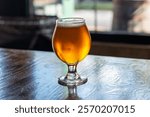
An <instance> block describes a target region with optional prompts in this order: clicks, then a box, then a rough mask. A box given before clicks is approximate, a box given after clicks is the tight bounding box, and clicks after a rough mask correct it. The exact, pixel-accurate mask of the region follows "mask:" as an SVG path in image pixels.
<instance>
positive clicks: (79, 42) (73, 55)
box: [52, 22, 91, 65]
mask: <svg viewBox="0 0 150 117" xmlns="http://www.w3.org/2000/svg"><path fill="white" fill-rule="evenodd" d="M52 41H53V42H52V43H53V49H54V51H55V53H56V55H57V56H58V57H59V58H60V59H61V60H62V61H63V62H65V63H67V64H69V65H74V64H76V63H78V62H79V61H81V60H82V59H83V58H85V57H86V55H87V54H88V52H89V50H90V46H91V38H90V34H89V32H88V29H87V27H86V24H85V22H68V23H67V22H66V24H65V23H60V24H59V23H57V25H56V27H55V31H54V35H53V40H52Z"/></svg>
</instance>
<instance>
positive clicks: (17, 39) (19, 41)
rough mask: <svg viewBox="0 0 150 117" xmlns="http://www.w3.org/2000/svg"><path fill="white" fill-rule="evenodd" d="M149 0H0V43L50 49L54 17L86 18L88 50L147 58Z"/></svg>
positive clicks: (111, 54) (149, 52)
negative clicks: (88, 38)
mask: <svg viewBox="0 0 150 117" xmlns="http://www.w3.org/2000/svg"><path fill="white" fill-rule="evenodd" d="M149 14H150V0H0V47H3V48H15V49H27V50H40V51H52V47H51V37H52V33H53V30H54V26H55V20H56V19H57V18H60V17H61V18H62V17H83V18H85V19H86V23H87V26H88V29H89V31H90V33H91V37H92V48H91V51H90V54H95V55H106V56H121V57H134V58H150V15H149Z"/></svg>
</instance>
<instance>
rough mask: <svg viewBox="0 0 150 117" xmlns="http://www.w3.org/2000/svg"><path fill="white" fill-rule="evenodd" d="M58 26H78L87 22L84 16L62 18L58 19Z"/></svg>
mask: <svg viewBox="0 0 150 117" xmlns="http://www.w3.org/2000/svg"><path fill="white" fill-rule="evenodd" d="M56 22H57V25H58V26H62V27H78V26H82V25H84V24H85V20H84V19H83V18H77V17H75V18H60V19H58V20H57V21H56Z"/></svg>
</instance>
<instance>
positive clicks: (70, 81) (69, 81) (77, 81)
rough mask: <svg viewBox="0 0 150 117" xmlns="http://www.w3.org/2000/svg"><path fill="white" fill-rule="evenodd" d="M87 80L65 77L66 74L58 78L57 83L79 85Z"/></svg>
mask: <svg viewBox="0 0 150 117" xmlns="http://www.w3.org/2000/svg"><path fill="white" fill-rule="evenodd" d="M87 81H88V79H87V78H82V79H81V78H78V79H67V78H66V76H64V77H63V76H62V77H60V78H59V79H58V83H59V84H60V85H63V86H79V85H82V84H84V83H86V82H87Z"/></svg>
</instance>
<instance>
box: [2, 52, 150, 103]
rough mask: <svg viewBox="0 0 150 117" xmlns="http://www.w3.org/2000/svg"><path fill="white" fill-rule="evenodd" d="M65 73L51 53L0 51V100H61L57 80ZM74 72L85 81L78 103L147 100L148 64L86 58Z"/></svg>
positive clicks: (149, 86)
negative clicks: (86, 101)
mask: <svg viewBox="0 0 150 117" xmlns="http://www.w3.org/2000/svg"><path fill="white" fill-rule="evenodd" d="M66 72H67V66H66V65H65V64H63V63H62V62H61V61H60V60H59V59H58V58H57V57H56V55H55V54H54V53H53V52H42V51H25V50H13V49H0V99H2V100H3V99H4V100H5V99H10V100H14V99H15V100H60V99H65V98H66V97H67V91H68V90H67V88H66V87H64V86H61V85H59V84H58V77H59V76H61V75H65V74H66ZM78 72H79V73H80V75H83V76H85V77H88V82H87V83H86V84H84V85H81V86H79V87H78V95H79V97H81V98H82V99H86V100H87V99H93V100H96V99H98V100H108V99H113V100H114V99H119V100H128V99H130V100H133V99H135V100H136V99H150V60H144V59H131V58H119V57H106V56H93V55H88V56H87V57H86V58H85V59H84V60H83V61H82V62H81V63H79V65H78Z"/></svg>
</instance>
